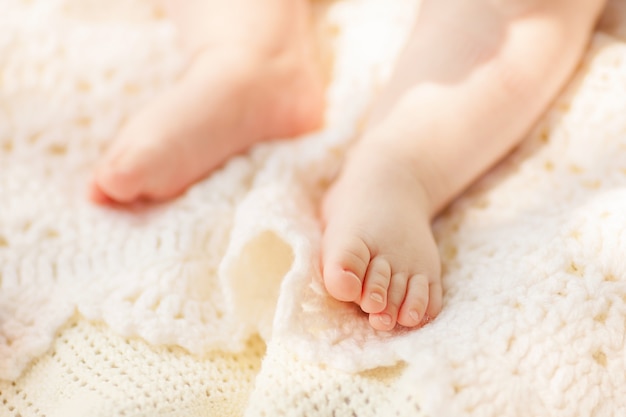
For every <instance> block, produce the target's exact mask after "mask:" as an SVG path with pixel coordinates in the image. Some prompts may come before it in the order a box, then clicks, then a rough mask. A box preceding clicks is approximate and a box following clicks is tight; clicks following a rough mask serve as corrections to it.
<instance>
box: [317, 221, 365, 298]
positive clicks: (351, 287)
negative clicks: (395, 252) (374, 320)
mask: <svg viewBox="0 0 626 417" xmlns="http://www.w3.org/2000/svg"><path fill="white" fill-rule="evenodd" d="M344 236H346V234H343V233H341V232H339V233H337V231H335V230H334V229H333V228H332V227H329V228H327V230H326V232H325V235H324V256H323V276H324V285H325V286H326V289H327V291H328V292H329V293H330V295H331V296H333V297H334V298H336V299H337V300H340V301H355V302H356V301H359V300H360V299H361V293H362V289H363V281H364V278H365V273H366V271H367V266H368V264H369V262H370V252H369V249H368V247H367V245H366V244H365V242H363V241H362V240H360V239H358V238H354V237H349V238H345V237H344ZM349 236H350V235H349Z"/></svg>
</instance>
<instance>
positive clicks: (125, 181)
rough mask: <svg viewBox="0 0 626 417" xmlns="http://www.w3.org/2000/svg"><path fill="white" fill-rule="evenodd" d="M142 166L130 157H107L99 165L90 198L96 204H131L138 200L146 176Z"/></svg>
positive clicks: (136, 159) (138, 161)
mask: <svg viewBox="0 0 626 417" xmlns="http://www.w3.org/2000/svg"><path fill="white" fill-rule="evenodd" d="M143 165H144V164H142V163H141V161H140V160H138V158H133V157H132V155H127V154H121V155H118V156H109V157H105V159H104V160H103V161H102V162H101V163H100V165H99V167H98V169H97V170H96V172H95V175H94V180H93V183H92V186H91V197H92V200H94V201H95V202H97V203H106V202H108V201H110V200H113V201H115V202H117V203H132V202H134V201H136V200H137V199H139V197H140V196H141V195H140V194H141V190H142V187H143V185H144V182H145V178H146V175H147V174H148V173H147V172H146V170H145V167H144V166H143Z"/></svg>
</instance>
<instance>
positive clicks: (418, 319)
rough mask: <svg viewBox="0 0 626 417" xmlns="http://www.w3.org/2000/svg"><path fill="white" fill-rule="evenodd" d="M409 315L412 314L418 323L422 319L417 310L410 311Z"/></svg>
mask: <svg viewBox="0 0 626 417" xmlns="http://www.w3.org/2000/svg"><path fill="white" fill-rule="evenodd" d="M409 316H411V318H412V319H413V321H415V322H416V323H419V321H420V315H419V313H418V312H417V311H415V310H411V312H410V313H409Z"/></svg>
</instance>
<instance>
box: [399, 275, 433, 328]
mask: <svg viewBox="0 0 626 417" xmlns="http://www.w3.org/2000/svg"><path fill="white" fill-rule="evenodd" d="M429 287H430V286H429V281H428V277H427V276H426V275H423V274H417V275H413V276H412V277H411V278H410V279H409V282H408V284H407V291H406V295H405V297H404V300H403V302H402V307H400V312H399V313H398V323H399V324H401V325H403V326H406V327H415V326H417V325H419V324H420V323H421V322H422V319H423V318H424V316H425V315H426V310H427V308H428V306H429V299H430V296H429V294H430V289H429Z"/></svg>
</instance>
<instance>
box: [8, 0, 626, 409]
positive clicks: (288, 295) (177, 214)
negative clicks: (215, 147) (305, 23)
mask: <svg viewBox="0 0 626 417" xmlns="http://www.w3.org/2000/svg"><path fill="white" fill-rule="evenodd" d="M315 5H316V7H317V9H318V10H317V11H318V13H317V19H318V21H317V23H318V25H319V27H320V31H321V33H322V35H323V37H324V38H325V39H324V40H325V41H327V42H330V44H331V45H332V49H333V52H334V54H333V55H334V66H333V81H332V84H331V85H330V87H329V90H328V101H329V106H328V110H327V123H326V127H325V128H324V129H323V130H321V131H320V132H315V133H312V134H309V135H306V136H303V137H300V138H297V139H296V140H289V141H275V142H271V143H266V144H261V145H258V146H256V147H255V148H253V149H252V150H251V151H250V152H248V153H246V154H245V155H240V156H237V157H235V158H233V159H232V160H231V161H229V162H228V163H227V164H226V165H225V166H224V167H223V168H221V169H220V170H218V171H217V172H215V173H214V174H213V175H211V176H210V177H209V178H207V179H206V180H204V181H201V182H200V183H198V184H197V185H195V186H193V187H192V188H191V189H190V190H189V191H188V192H187V193H185V194H184V195H183V196H181V197H180V198H178V199H176V200H174V201H172V202H169V203H166V204H159V205H136V206H133V207H131V208H129V209H115V208H102V207H96V206H94V205H93V204H91V203H89V202H88V200H87V198H86V191H85V190H86V186H87V184H88V181H89V178H90V176H89V175H90V170H91V169H92V167H93V165H94V163H95V161H96V160H97V158H98V157H99V156H100V155H101V154H102V152H103V150H104V148H105V147H106V146H107V143H108V142H109V141H110V140H111V139H112V138H113V137H114V135H115V133H116V131H117V130H118V129H119V127H120V125H121V124H122V123H123V121H124V120H126V119H127V118H128V117H130V115H132V113H133V112H134V111H136V110H137V109H138V108H139V107H140V106H141V105H142V104H144V103H145V102H147V101H148V100H150V99H151V98H153V97H154V96H155V95H156V94H158V93H159V92H160V91H162V90H163V89H164V88H165V87H167V86H168V85H170V84H171V83H172V82H173V81H174V80H175V78H176V77H177V76H178V74H179V73H180V71H181V69H182V65H183V63H184V59H183V56H182V54H181V52H180V51H179V49H178V47H177V43H176V32H175V30H174V28H173V26H172V25H171V23H170V22H169V21H168V20H167V18H166V16H165V15H164V13H163V12H162V10H161V9H160V8H159V6H158V4H154V3H152V2H150V1H148V0H112V1H104V0H88V1H86V0H34V1H29V2H25V1H18V0H0V9H1V10H2V11H3V12H2V13H1V14H0V27H2V28H3V36H1V37H0V202H1V203H0V204H1V206H0V279H1V282H0V379H2V380H3V381H2V382H0V415H2V416H5V415H6V416H12V417H13V416H14V417H17V416H22V417H24V416H29V417H30V416H37V417H41V416H45V417H50V416H64V417H82V416H113V415H115V416H133V417H135V416H136V417H139V416H168V417H169V416H218V415H219V416H241V415H245V416H249V417H252V416H280V415H285V416H329V415H336V416H344V415H345V416H352V415H358V416H378V415H389V416H394V415H395V416H415V415H425V416H426V415H428V416H502V415H506V416H529V415H550V416H559V417H561V416H562V417H569V416H572V417H573V416H580V415H590V416H614V415H615V416H617V415H624V414H626V381H625V379H626V376H625V375H626V366H625V364H624V353H623V352H624V336H625V335H626V334H625V333H626V326H625V324H624V321H625V319H626V263H625V262H624V261H623V259H624V258H623V256H622V254H623V253H624V251H625V249H626V235H625V234H624V233H625V231H626V220H625V219H624V216H623V212H624V209H625V208H626V191H624V185H625V184H626V136H625V135H624V133H625V132H626V117H624V115H625V114H626V42H625V41H624V38H623V36H624V33H626V31H625V29H624V28H625V27H626V25H625V24H624V19H620V16H621V15H620V16H617V17H616V16H615V15H613V16H610V17H611V19H608V20H610V23H611V25H608V24H607V27H609V26H610V32H611V33H601V32H598V33H597V34H596V35H595V36H594V38H593V41H592V44H591V45H590V47H589V51H588V53H587V54H586V56H585V58H584V61H583V63H582V64H581V66H580V67H579V69H578V71H577V74H576V76H575V77H574V78H573V79H572V80H571V81H570V83H569V84H568V86H567V88H566V89H565V91H563V93H562V94H561V95H560V96H559V98H558V99H557V100H556V101H555V102H554V103H553V105H552V106H551V109H550V110H549V111H548V112H547V114H546V115H545V116H544V117H543V118H542V120H541V121H540V122H539V123H538V125H537V126H536V127H535V128H534V129H533V131H532V132H531V134H530V135H529V137H528V138H527V139H526V140H525V141H524V142H523V144H522V145H521V146H520V147H519V148H518V149H516V150H515V152H513V154H512V155H510V156H509V157H508V158H507V159H506V160H505V161H504V162H502V163H501V164H499V165H498V166H497V167H496V168H495V169H494V170H492V171H491V172H490V173H489V174H488V175H487V176H486V177H485V178H483V179H482V180H481V181H480V182H478V183H477V184H476V185H475V186H473V187H472V188H471V189H470V190H469V191H468V192H467V193H465V195H464V196H462V197H461V198H460V199H458V200H457V201H456V202H455V203H454V204H452V205H451V207H450V208H448V209H447V210H446V212H445V213H443V214H442V215H441V216H440V218H439V219H438V220H437V221H436V223H435V231H436V236H437V241H438V242H439V247H440V252H441V254H442V257H443V264H444V280H443V283H444V309H443V312H442V313H441V315H440V316H439V317H438V318H437V319H436V320H435V321H433V322H432V323H430V324H428V325H427V326H425V327H424V328H423V329H420V330H417V331H407V330H394V331H392V332H377V331H374V330H372V329H371V328H370V326H369V325H368V323H367V318H366V317H365V316H364V315H363V314H362V313H360V311H359V309H358V308H357V307H355V306H353V305H350V304H345V303H340V302H337V301H335V300H333V299H332V298H330V297H329V296H328V295H327V294H326V292H325V290H324V288H323V285H322V281H321V274H320V270H319V245H320V241H321V238H320V224H319V219H318V216H317V207H318V204H319V200H320V197H321V196H322V194H323V192H324V190H325V189H326V187H327V186H328V184H329V182H330V181H331V180H332V178H333V176H334V175H335V173H336V171H337V169H338V167H339V166H340V163H341V159H342V157H343V154H344V152H345V149H346V148H347V147H348V146H349V144H350V143H351V141H352V140H354V139H355V138H356V137H357V136H358V132H359V127H360V126H361V124H362V121H363V119H364V117H365V116H366V114H367V109H368V105H369V104H370V103H371V101H372V98H373V97H374V96H375V94H376V92H377V91H378V90H379V89H380V87H381V85H382V84H383V82H384V81H385V79H387V78H388V76H389V73H390V70H391V68H392V64H393V60H394V57H395V56H396V55H397V53H398V51H399V49H400V47H401V45H402V41H403V39H405V37H406V35H407V33H408V30H409V29H410V26H411V23H412V17H413V16H414V15H415V13H416V10H417V9H418V4H417V3H416V2H415V1H413V0H403V1H399V0H398V1H396V2H394V4H393V5H391V4H390V3H389V2H386V1H383V0H343V1H337V2H331V3H326V2H316V4H315ZM611 10H612V12H613V13H616V12H615V11H616V10H622V11H623V10H624V9H623V8H621V9H620V8H619V7H617V8H614V9H611ZM621 17H623V16H621Z"/></svg>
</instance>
